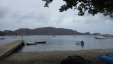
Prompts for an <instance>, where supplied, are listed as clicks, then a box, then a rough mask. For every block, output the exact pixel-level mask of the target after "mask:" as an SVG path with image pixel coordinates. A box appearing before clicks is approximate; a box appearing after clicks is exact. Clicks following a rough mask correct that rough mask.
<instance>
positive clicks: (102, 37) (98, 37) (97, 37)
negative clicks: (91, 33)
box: [95, 36, 107, 39]
mask: <svg viewBox="0 0 113 64" xmlns="http://www.w3.org/2000/svg"><path fill="white" fill-rule="evenodd" d="M95 38H96V39H107V37H104V36H95Z"/></svg>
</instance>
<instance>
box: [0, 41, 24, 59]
mask: <svg viewBox="0 0 113 64" xmlns="http://www.w3.org/2000/svg"><path fill="white" fill-rule="evenodd" d="M23 46H24V42H23V41H14V42H12V43H8V44H5V45H2V46H0V60H1V59H3V58H6V57H7V56H9V55H10V54H12V53H14V52H15V51H18V50H19V49H21V48H22V47H23Z"/></svg>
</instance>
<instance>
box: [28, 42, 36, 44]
mask: <svg viewBox="0 0 113 64" xmlns="http://www.w3.org/2000/svg"><path fill="white" fill-rule="evenodd" d="M26 45H36V43H28V42H27V43H26Z"/></svg>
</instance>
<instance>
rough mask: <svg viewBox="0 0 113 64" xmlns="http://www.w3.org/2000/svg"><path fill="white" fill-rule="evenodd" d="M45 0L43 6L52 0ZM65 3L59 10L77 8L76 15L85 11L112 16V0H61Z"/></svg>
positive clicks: (46, 5) (81, 14)
mask: <svg viewBox="0 0 113 64" xmlns="http://www.w3.org/2000/svg"><path fill="white" fill-rule="evenodd" d="M42 1H45V2H46V3H45V5H44V6H45V7H48V6H49V4H50V3H51V2H52V1H53V0H42ZM63 1H64V2H65V3H66V4H64V5H62V6H61V8H60V9H59V10H60V12H63V11H67V10H68V9H74V10H78V11H79V12H78V15H80V16H83V15H84V14H85V13H86V12H88V13H89V14H92V15H95V14H97V13H102V14H103V15H105V16H107V15H108V16H110V17H113V0H63Z"/></svg>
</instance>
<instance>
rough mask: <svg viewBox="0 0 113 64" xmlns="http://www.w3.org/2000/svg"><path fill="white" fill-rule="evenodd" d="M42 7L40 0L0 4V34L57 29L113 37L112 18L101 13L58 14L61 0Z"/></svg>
mask: <svg viewBox="0 0 113 64" xmlns="http://www.w3.org/2000/svg"><path fill="white" fill-rule="evenodd" d="M44 4H45V2H43V1H42V0H0V30H17V29H19V28H30V29H34V28H40V27H56V28H67V29H73V30H77V31H78V32H83V33H84V32H90V33H97V32H98V33H101V34H113V29H112V28H113V18H110V17H109V16H103V15H102V14H100V13H98V14H97V15H95V16H92V15H90V14H88V13H86V14H85V15H84V16H78V15H77V12H78V11H74V10H73V9H69V10H68V11H65V12H59V8H60V6H61V5H62V4H64V2H63V1H62V0H54V1H53V3H51V4H50V6H49V7H44Z"/></svg>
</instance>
